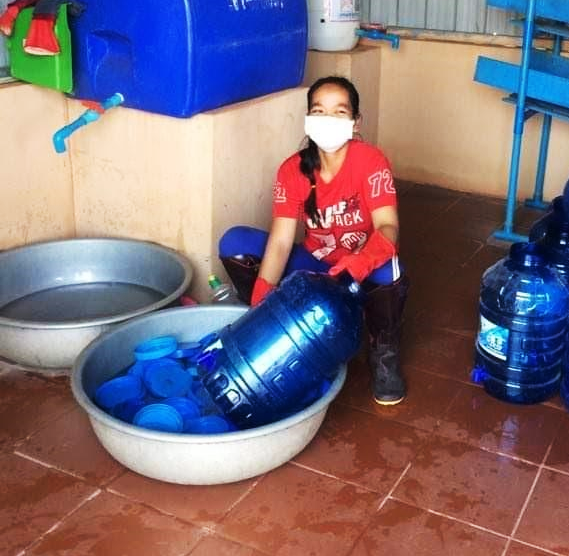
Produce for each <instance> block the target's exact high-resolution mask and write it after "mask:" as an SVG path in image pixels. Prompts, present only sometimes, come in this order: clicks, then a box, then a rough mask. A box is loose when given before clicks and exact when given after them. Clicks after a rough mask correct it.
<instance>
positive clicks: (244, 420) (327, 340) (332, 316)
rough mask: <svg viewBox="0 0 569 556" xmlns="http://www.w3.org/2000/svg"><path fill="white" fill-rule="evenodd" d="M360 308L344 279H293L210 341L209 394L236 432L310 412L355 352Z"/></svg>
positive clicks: (205, 365)
mask: <svg viewBox="0 0 569 556" xmlns="http://www.w3.org/2000/svg"><path fill="white" fill-rule="evenodd" d="M362 300H363V293H362V292H361V290H360V287H359V285H358V284H357V282H355V281H354V280H353V279H352V278H351V277H349V275H347V274H345V273H344V274H343V275H342V276H341V277H340V278H339V279H335V278H332V277H330V276H328V275H325V274H318V273H313V272H307V271H297V272H294V273H292V274H291V275H290V276H288V277H287V278H285V279H284V280H283V281H282V283H281V285H280V286H279V287H278V288H276V289H275V290H274V291H273V292H272V293H271V294H269V295H268V296H267V297H266V299H265V300H264V301H263V302H262V303H261V304H259V305H258V306H256V307H255V308H253V309H251V310H250V311H248V312H247V313H245V314H244V315H243V316H242V317H241V318H239V319H238V320H237V321H236V322H234V323H232V324H230V325H229V326H226V327H225V328H223V329H222V330H220V331H219V332H218V334H217V335H216V336H215V337H213V338H212V340H211V343H210V345H209V346H208V348H206V351H205V353H204V354H203V356H202V357H200V359H199V361H198V362H199V365H200V370H201V373H202V381H203V384H204V386H205V388H206V389H207V390H208V392H209V393H210V395H211V396H212V399H213V400H214V402H215V403H216V404H217V406H218V407H219V408H220V409H221V411H222V412H223V413H224V414H225V415H226V416H227V417H228V418H229V419H230V420H231V421H232V422H233V423H235V425H237V427H239V428H250V427H256V426H260V425H264V424H267V423H270V422H273V421H276V420H278V419H281V418H283V417H285V416H286V415H289V414H291V413H293V412H295V411H298V410H300V409H302V408H303V407H306V405H308V404H309V403H310V402H311V401H314V400H315V399H316V398H317V397H318V396H319V395H320V393H321V391H322V383H323V381H325V380H331V379H333V378H334V377H335V376H336V374H337V371H338V369H339V365H340V363H342V362H345V361H347V360H348V359H349V358H350V357H351V356H352V355H354V354H355V353H356V351H357V350H358V348H359V345H360V337H361V331H362V322H363V309H362Z"/></svg>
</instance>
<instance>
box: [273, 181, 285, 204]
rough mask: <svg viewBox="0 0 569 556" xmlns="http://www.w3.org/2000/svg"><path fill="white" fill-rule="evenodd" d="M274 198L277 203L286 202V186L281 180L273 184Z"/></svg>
mask: <svg viewBox="0 0 569 556" xmlns="http://www.w3.org/2000/svg"><path fill="white" fill-rule="evenodd" d="M273 200H274V202H275V203H286V188H285V187H283V184H282V183H281V182H280V181H276V182H275V183H274V185H273Z"/></svg>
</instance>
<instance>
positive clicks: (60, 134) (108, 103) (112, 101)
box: [53, 93, 124, 153]
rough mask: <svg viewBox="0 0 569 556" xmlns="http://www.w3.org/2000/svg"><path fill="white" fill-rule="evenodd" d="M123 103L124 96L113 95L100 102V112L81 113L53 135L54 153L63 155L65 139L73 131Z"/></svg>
mask: <svg viewBox="0 0 569 556" xmlns="http://www.w3.org/2000/svg"><path fill="white" fill-rule="evenodd" d="M123 102H124V96H123V95H122V94H121V93H115V94H114V95H112V96H110V97H109V98H107V99H105V100H104V101H103V102H101V104H100V107H101V111H97V110H94V109H92V108H89V109H88V110H86V111H85V112H83V114H81V116H79V117H78V118H77V119H76V120H75V121H74V122H71V123H70V124H69V125H66V126H64V127H62V128H61V129H60V130H58V131H56V132H55V133H54V134H53V146H54V147H55V152H57V153H64V152H65V150H66V147H65V139H67V138H68V137H69V136H70V135H71V134H72V133H73V132H74V131H76V130H77V129H79V128H80V127H83V126H84V125H87V124H89V123H91V122H95V121H97V120H98V119H99V118H100V117H101V115H102V114H103V113H104V112H105V111H107V110H109V109H110V108H114V107H115V106H119V105H120V104H122V103H123Z"/></svg>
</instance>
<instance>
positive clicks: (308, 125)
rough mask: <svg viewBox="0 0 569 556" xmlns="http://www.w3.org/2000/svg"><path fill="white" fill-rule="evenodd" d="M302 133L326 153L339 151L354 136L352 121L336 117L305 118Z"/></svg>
mask: <svg viewBox="0 0 569 556" xmlns="http://www.w3.org/2000/svg"><path fill="white" fill-rule="evenodd" d="M304 132H305V133H306V135H308V137H310V139H312V140H313V141H314V142H315V143H316V144H317V145H318V147H319V148H320V149H322V150H323V151H324V152H327V153H333V152H336V151H337V150H338V149H341V148H342V147H343V146H344V145H345V144H346V143H347V142H348V141H349V140H350V139H351V138H352V136H353V134H354V120H348V119H347V118H338V117H336V116H306V117H305V119H304Z"/></svg>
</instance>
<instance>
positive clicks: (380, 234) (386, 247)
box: [328, 206, 399, 283]
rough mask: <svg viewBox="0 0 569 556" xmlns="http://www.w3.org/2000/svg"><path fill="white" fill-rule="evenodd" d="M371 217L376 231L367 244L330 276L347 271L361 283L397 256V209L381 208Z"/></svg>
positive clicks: (342, 261)
mask: <svg viewBox="0 0 569 556" xmlns="http://www.w3.org/2000/svg"><path fill="white" fill-rule="evenodd" d="M371 216H372V219H373V225H374V228H375V229H374V231H373V233H372V234H371V236H370V237H369V238H368V240H367V242H366V244H365V245H364V246H363V247H362V248H361V249H360V250H359V251H358V252H356V253H350V254H349V255H345V256H344V257H342V258H341V259H340V260H339V261H338V262H337V263H336V264H335V265H334V266H333V267H332V268H331V269H330V270H329V271H328V274H330V275H331V276H336V275H337V274H340V272H342V271H343V270H346V271H347V272H349V273H350V275H351V276H352V278H354V279H355V280H357V281H358V282H360V283H361V282H363V281H364V280H365V279H366V278H367V277H368V276H369V275H370V274H371V273H372V272H373V271H374V270H375V269H376V268H379V267H380V266H382V265H383V264H385V263H386V262H387V261H388V260H389V259H391V258H392V257H394V256H395V255H397V247H396V244H397V237H398V235H399V218H398V216H397V208H396V207H394V206H387V207H381V208H378V209H376V210H374V211H373V212H372V214H371Z"/></svg>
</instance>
